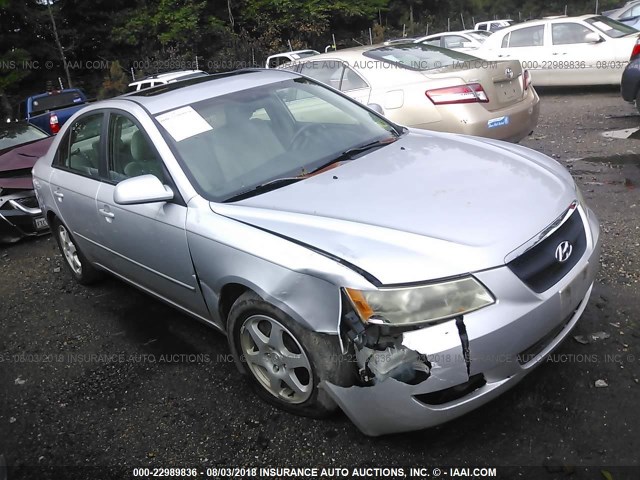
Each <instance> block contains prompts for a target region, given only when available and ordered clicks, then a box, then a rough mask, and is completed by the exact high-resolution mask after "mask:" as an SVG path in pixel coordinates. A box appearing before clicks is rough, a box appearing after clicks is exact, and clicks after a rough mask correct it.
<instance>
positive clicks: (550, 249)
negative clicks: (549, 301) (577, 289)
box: [507, 208, 587, 293]
mask: <svg viewBox="0 0 640 480" xmlns="http://www.w3.org/2000/svg"><path fill="white" fill-rule="evenodd" d="M564 241H568V242H569V243H570V244H571V246H572V251H571V255H570V257H569V259H568V260H566V261H565V262H564V263H561V262H559V261H558V260H556V256H555V253H556V248H558V245H560V243H562V242H564ZM586 248H587V237H586V234H585V230H584V224H583V223H582V217H581V216H580V212H579V211H578V209H577V208H576V209H574V210H573V213H572V214H571V216H570V217H569V218H568V219H567V220H566V221H565V222H564V223H563V224H562V225H561V226H560V228H558V229H557V230H556V231H555V232H553V233H552V234H551V235H549V236H548V237H547V238H545V239H544V240H543V241H542V242H540V243H538V244H537V245H535V246H534V247H533V248H531V249H529V250H527V251H526V252H524V253H523V254H522V255H520V256H519V257H517V258H516V259H515V260H512V261H511V262H509V263H508V264H507V266H508V267H509V268H510V269H511V271H512V272H513V273H515V274H516V275H517V276H518V278H519V279H520V280H522V281H523V282H524V283H525V285H527V286H528V287H529V288H530V289H531V290H533V291H534V292H537V293H540V292H544V291H545V290H548V289H549V288H551V287H552V286H554V285H555V284H556V283H558V282H559V281H560V279H562V277H564V276H565V275H566V274H567V273H569V270H571V269H572V268H573V267H574V266H575V264H576V263H578V260H580V258H581V257H582V255H583V254H584V252H585V249H586Z"/></svg>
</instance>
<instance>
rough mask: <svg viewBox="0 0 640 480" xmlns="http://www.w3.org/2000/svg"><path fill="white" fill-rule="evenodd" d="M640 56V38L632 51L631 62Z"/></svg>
mask: <svg viewBox="0 0 640 480" xmlns="http://www.w3.org/2000/svg"><path fill="white" fill-rule="evenodd" d="M638 56H640V38H638V39H637V40H636V43H635V45H634V46H633V50H631V58H630V59H629V61H632V60H635V59H636V58H637V57H638Z"/></svg>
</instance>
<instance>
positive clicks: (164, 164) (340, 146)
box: [33, 44, 600, 435]
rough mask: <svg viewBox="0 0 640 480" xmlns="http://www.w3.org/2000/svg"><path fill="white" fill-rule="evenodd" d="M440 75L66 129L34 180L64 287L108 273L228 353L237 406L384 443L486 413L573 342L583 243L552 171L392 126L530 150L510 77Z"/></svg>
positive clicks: (234, 82) (446, 53)
mask: <svg viewBox="0 0 640 480" xmlns="http://www.w3.org/2000/svg"><path fill="white" fill-rule="evenodd" d="M450 52H451V51H450V50H445V49H441V48H437V47H429V46H424V45H418V44H412V45H410V46H404V45H400V46H396V45H392V46H388V47H375V48H366V49H364V48H363V49H359V50H354V51H344V52H342V53H344V56H340V57H335V54H337V53H340V52H334V53H333V54H327V55H328V57H324V56H320V55H318V56H315V57H312V58H310V59H308V61H309V62H311V61H315V60H314V59H315V58H317V59H319V60H320V61H328V59H329V58H337V59H338V60H339V61H336V62H334V63H335V66H336V70H327V71H326V73H327V76H326V77H323V82H320V81H316V80H314V79H313V78H310V77H309V76H302V75H300V74H298V73H296V72H293V71H288V70H283V69H278V70H244V71H239V72H235V73H231V74H229V73H227V74H223V75H210V76H204V77H199V78H191V79H188V80H183V81H179V82H175V83H172V84H171V85H162V86H157V87H153V88H149V89H144V90H139V91H136V92H133V93H131V94H128V95H125V96H121V97H117V98H114V99H110V100H106V101H104V102H100V103H95V104H92V105H89V106H87V107H85V108H84V109H83V110H82V111H80V112H78V113H76V114H75V115H74V116H73V117H72V118H71V119H70V120H69V121H68V122H67V123H66V124H65V125H64V126H63V128H62V129H61V131H60V132H59V133H58V135H57V136H56V137H54V139H53V143H52V145H51V148H49V150H48V152H47V153H46V154H45V155H44V156H42V157H41V158H40V159H39V160H38V161H37V163H36V165H35V167H34V169H33V184H34V186H35V192H36V195H37V199H38V204H39V206H40V208H41V210H42V212H43V215H44V216H45V218H46V219H47V221H48V223H49V224H50V225H51V228H52V231H53V233H54V235H55V238H56V240H57V242H58V244H59V247H60V251H61V253H62V255H63V258H64V261H65V264H66V266H67V267H68V269H69V272H70V274H71V275H72V276H73V277H74V278H75V279H76V280H77V281H78V282H80V283H82V284H88V283H91V282H94V281H97V280H99V279H100V277H101V276H102V275H103V274H104V273H110V274H112V275H114V276H116V277H118V278H120V279H122V280H124V281H126V282H129V283H131V284H132V285H134V286H136V287H138V288H140V289H141V290H143V291H145V292H147V293H149V294H150V295H152V296H154V297H156V298H159V299H161V300H163V301H165V302H167V303H169V304H171V305H173V306H174V307H176V308H177V309H179V310H181V311H183V312H185V313H187V314H189V315H191V316H192V317H194V318H196V319H199V320H201V321H203V322H205V323H206V324H208V325H211V326H213V327H214V328H217V329H219V330H220V331H222V332H224V333H225V334H226V336H227V338H228V344H229V348H230V350H231V352H232V353H233V355H234V358H235V359H236V364H237V366H238V368H239V370H240V372H241V373H242V374H243V375H244V376H245V377H246V378H247V381H248V382H249V384H250V385H251V386H252V387H253V389H254V390H255V391H256V393H257V394H258V395H259V396H260V397H261V398H263V399H264V400H266V401H268V402H270V403H272V404H274V405H276V406H278V407H280V408H282V409H285V410H287V411H290V412H293V413H297V414H304V415H314V416H324V415H327V414H329V413H330V412H331V411H333V410H334V409H336V408H337V407H340V408H341V409H342V410H344V412H345V413H346V415H347V416H348V417H349V418H350V419H351V420H352V421H353V422H354V423H355V424H356V425H357V426H358V428H360V429H361V430H362V431H363V432H364V433H365V434H368V435H381V434H386V433H392V432H400V431H407V430H415V429H420V428H425V427H429V426H432V425H437V424H440V423H443V422H446V421H448V420H451V419H453V418H455V417H458V416H460V415H462V414H464V413H466V412H468V411H470V410H472V409H475V408H477V407H478V406H480V405H482V404H484V403H486V402H488V401H490V400H491V399H493V398H495V397H496V396H497V395H499V394H500V393H502V392H504V391H505V390H507V389H508V388H510V387H511V386H513V385H514V384H515V383H517V382H518V381H519V380H520V379H522V378H523V376H524V375H526V374H527V373H528V372H530V371H532V370H533V368H534V367H536V366H537V365H539V364H540V363H541V362H542V361H543V360H544V359H545V358H546V357H547V355H548V354H549V353H550V352H551V351H553V350H554V349H555V348H556V347H557V346H558V345H559V344H560V342H562V341H563V339H565V338H566V337H567V336H568V335H569V333H570V331H571V330H572V328H573V327H574V326H575V325H576V322H577V321H578V319H579V317H580V316H581V314H582V312H583V311H584V309H585V307H586V304H587V302H588V299H589V296H590V294H591V289H592V285H593V282H594V277H595V274H596V271H597V268H598V258H599V252H600V235H599V226H598V220H597V218H596V216H595V215H594V213H593V212H592V211H591V210H590V209H589V208H588V206H587V205H586V204H585V202H584V200H583V198H582V195H581V194H580V191H579V190H578V188H577V186H576V184H575V183H574V181H573V179H572V177H571V175H570V174H569V173H568V172H567V171H566V170H565V169H564V168H563V167H562V166H561V165H560V164H559V163H558V162H556V161H554V160H553V159H551V158H549V157H546V156H545V155H542V154H540V153H538V152H535V151H533V150H530V149H527V148H524V147H522V146H518V145H515V144H512V143H506V142H501V141H498V140H494V139H489V138H480V137H472V136H462V135H455V134H451V133H442V132H436V131H433V130H423V129H416V128H411V127H409V128H407V127H405V126H401V125H399V124H398V123H396V122H395V121H393V120H392V119H391V118H393V117H392V115H395V113H396V111H399V110H400V109H401V107H402V105H404V104H414V103H419V102H421V101H422V100H423V101H422V103H420V105H423V106H429V104H430V105H431V107H432V110H431V111H432V114H433V115H435V116H438V117H440V118H442V120H439V122H440V123H444V122H445V121H446V120H445V119H446V118H449V119H452V118H453V115H452V113H450V112H447V111H446V110H445V109H441V108H439V106H440V105H450V106H451V108H452V109H454V110H452V111H457V112H459V115H460V118H463V119H472V118H474V117H473V116H474V115H475V113H473V112H472V111H471V110H467V107H469V106H474V107H478V108H477V109H476V110H477V111H479V112H480V111H486V112H491V113H487V115H489V116H491V115H500V116H505V117H506V118H509V119H510V120H509V121H508V122H507V121H504V120H494V121H493V122H494V123H495V127H494V128H495V129H496V130H501V131H503V132H510V133H506V134H505V135H506V136H507V137H510V136H515V137H518V136H520V135H522V134H523V133H524V132H525V131H526V130H527V129H528V128H529V127H530V125H531V123H530V122H532V120H531V118H533V117H532V116H534V115H535V116H537V105H538V99H537V96H536V95H535V92H534V91H533V90H532V89H531V86H530V85H528V84H527V81H526V78H525V76H524V72H523V70H522V69H521V67H520V63H519V62H517V61H512V60H507V61H505V62H503V63H501V70H499V71H498V73H497V74H496V75H495V77H496V78H492V77H489V78H486V77H484V76H483V72H482V71H481V70H477V69H476V70H474V69H467V70H464V69H463V70H461V71H457V72H456V71H455V69H454V67H453V65H452V63H451V62H453V61H454V60H455V61H458V60H461V59H466V58H467V57H466V56H464V54H461V53H459V54H458V55H461V57H458V56H452V54H451V53H450ZM416 59H418V60H420V61H425V62H427V64H425V65H426V66H425V68H415V66H413V64H412V62H413V61H415V60H416ZM356 60H358V61H363V60H366V61H371V62H374V63H376V64H382V65H391V66H393V67H397V68H389V69H386V70H385V71H387V72H390V73H388V75H389V76H386V75H382V74H380V76H377V74H372V75H371V74H370V73H369V70H367V69H359V70H356V69H355V66H354V65H355V61H356ZM436 60H438V61H442V62H449V63H447V64H446V65H441V66H440V67H438V68H435V69H432V68H427V67H429V65H431V66H433V62H435V61H436ZM429 62H431V63H429ZM299 66H300V67H304V68H303V69H302V71H303V72H307V71H311V70H312V69H311V68H309V67H308V66H309V63H308V62H307V61H305V62H302V63H301V64H300V65H299ZM507 68H508V69H510V70H511V73H512V75H506V72H505V70H506V69H507ZM376 72H377V70H376ZM394 72H395V73H394ZM454 72H455V74H454ZM364 75H367V76H366V77H365V76H364ZM455 79H457V80H455ZM454 80H455V81H454ZM332 82H333V83H332ZM335 82H337V83H335ZM349 82H352V83H351V84H350V86H349ZM369 82H371V83H369ZM325 83H327V84H331V85H333V88H331V87H329V86H327V85H325ZM352 86H353V87H354V88H351V87H352ZM394 87H395V88H394ZM341 90H344V92H345V93H342V92H341ZM357 91H359V93H356V92H357ZM359 95H362V96H361V97H358V96H359ZM356 98H358V101H356V100H355V99H356ZM372 101H375V102H378V103H379V105H380V107H381V108H383V109H384V111H385V114H387V117H385V116H382V115H381V114H380V113H379V112H378V109H377V108H374V106H372V107H371V108H368V107H367V106H366V104H367V103H371V102H372ZM523 103H525V104H526V105H527V107H526V108H525V110H524V112H525V114H526V115H529V116H528V117H527V116H526V115H525V116H523V117H522V119H518V125H514V124H516V122H515V121H514V120H513V119H514V117H513V116H512V114H511V113H507V112H510V111H511V110H509V109H511V108H514V109H515V108H519V107H518V105H521V104H523ZM436 106H438V108H436ZM425 108H426V107H425ZM456 109H457V110H456ZM505 109H506V110H505ZM534 111H535V114H534ZM409 112H411V110H409ZM415 115H416V120H415V121H414V123H415V124H416V125H417V126H427V127H430V126H431V123H436V122H425V121H424V120H423V119H422V117H420V116H419V115H418V113H415ZM478 115H480V114H479V113H478ZM452 121H453V120H452ZM485 122H486V120H485ZM490 123H491V122H490ZM477 125H478V128H480V127H482V125H481V122H480V123H478V124H477ZM484 127H487V128H489V126H488V125H486V123H485V125H484ZM525 127H526V128H525ZM489 130H491V129H489ZM489 130H488V131H487V132H488V133H489V134H493V131H489ZM495 136H499V135H497V134H496V135H495ZM522 198H535V199H536V201H535V202H522V201H521V199H522Z"/></svg>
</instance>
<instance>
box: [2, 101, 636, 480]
mask: <svg viewBox="0 0 640 480" xmlns="http://www.w3.org/2000/svg"><path fill="white" fill-rule="evenodd" d="M541 97H542V113H541V119H540V125H539V127H538V128H537V130H536V132H535V133H534V135H533V136H532V137H530V138H528V139H527V140H525V141H524V142H522V143H523V144H524V145H526V146H528V147H531V148H534V149H537V150H540V151H542V152H544V153H546V154H549V155H553V156H554V157H555V158H556V159H558V160H559V161H561V162H562V163H563V164H564V165H566V166H567V167H568V168H570V169H571V171H572V173H573V175H574V176H575V178H576V179H577V180H578V182H579V183H580V185H581V186H582V188H583V192H584V194H585V197H586V199H587V201H588V202H589V204H590V205H591V206H592V208H593V209H594V210H595V211H596V213H597V214H598V216H599V217H600V220H601V224H602V229H603V235H604V245H603V255H602V259H601V262H602V268H601V272H600V275H599V277H598V280H597V285H596V287H595V290H594V293H593V295H592V299H591V302H590V304H589V306H588V307H587V309H586V311H585V314H584V316H583V318H582V320H581V321H580V322H579V324H578V326H577V328H576V330H575V331H574V335H582V336H585V337H587V341H588V340H589V339H588V336H589V335H590V334H592V333H594V332H601V331H603V332H606V334H608V335H610V336H609V337H608V338H606V339H598V340H595V341H591V342H590V343H588V344H583V343H580V342H578V341H576V340H575V339H574V338H569V339H568V340H567V341H566V342H565V343H564V344H563V345H562V346H561V347H560V349H559V350H558V351H557V352H556V355H554V357H553V358H552V359H550V361H548V362H547V363H546V364H545V365H543V366H541V367H540V368H539V369H537V370H536V371H535V372H533V373H532V374H531V375H529V376H528V377H527V378H526V379H525V380H524V381H523V382H522V383H520V384H519V385H518V386H517V387H516V388H514V389H513V390H511V391H510V392H508V393H506V394H505V395H503V396H502V397H500V398H499V399H497V400H495V401H493V402H492V403H490V404H488V405H486V406H485V407H483V408H481V409H479V410H477V411H475V412H473V413H471V414H469V415H466V416H465V417H463V418H460V419H458V420H456V421H453V422H451V423H449V424H447V425H443V426H441V427H439V428H435V429H431V430H426V431H421V432H417V433H411V434H403V435H394V436H389V437H383V438H376V439H372V438H367V437H364V436H363V435H362V434H360V433H359V431H358V430H357V429H356V428H355V427H354V426H353V425H352V424H351V423H350V422H349V421H348V420H347V419H346V417H344V416H343V415H336V416H335V418H333V419H330V420H328V421H326V420H325V421H317V420H311V419H306V418H298V417H293V416H290V415H288V414H285V413H281V412H279V411H277V410H275V409H273V408H272V407H270V406H268V405H266V404H264V403H262V402H260V401H259V400H257V398H256V397H255V396H254V395H253V394H252V393H251V391H250V390H249V388H248V387H247V386H246V385H245V383H244V382H243V381H242V379H241V378H240V377H239V375H238V374H237V371H236V370H235V367H234V365H233V363H232V361H231V358H230V356H229V355H228V353H227V348H226V341H225V339H224V338H223V337H222V336H221V335H220V334H218V333H216V332H214V331H211V330H209V329H207V328H206V327H204V326H202V325H201V324H199V323H198V322H196V321H193V320H191V319H189V318H187V317H185V316H183V315H181V314H179V313H177V312H176V311H175V310H173V309H171V308H169V307H167V306H165V305H163V304H161V303H159V302H156V301H154V300H152V299H150V298H149V297H147V296H145V295H143V294H141V293H139V292H138V291H136V290H134V289H133V288H130V287H128V286H126V285H124V284H122V283H120V282H118V281H116V280H106V281H105V282H103V283H101V284H99V285H98V286H95V287H92V288H85V287H80V286H78V285H76V284H75V283H74V282H73V281H72V279H71V276H70V275H69V274H68V272H67V271H66V270H65V267H64V265H63V259H62V258H61V256H60V255H59V253H58V250H57V247H56V245H55V242H54V240H53V239H52V238H50V237H45V238H41V239H38V240H35V241H25V242H22V243H19V244H16V245H12V246H8V247H0V272H1V278H2V281H1V282H0V298H1V299H2V300H1V302H2V303H1V306H0V332H1V333H0V453H1V454H4V455H5V456H6V458H7V461H8V463H9V465H12V466H13V467H12V468H11V469H10V471H9V480H13V479H18V478H35V477H36V473H39V470H37V469H33V468H27V467H28V466H30V467H40V468H42V467H46V466H55V465H72V466H75V467H81V466H96V465H100V466H112V467H118V468H121V470H115V471H114V472H115V473H113V475H122V476H124V477H125V478H131V477H132V473H131V468H132V467H134V466H157V467H174V466H185V467H190V466H194V467H198V468H200V470H202V469H203V468H206V467H208V466H227V467H240V466H260V465H270V466H278V467H283V466H324V467H332V466H341V467H348V468H350V469H352V468H353V467H357V466H365V465H368V466H403V465H404V466H407V465H418V466H424V467H443V466H458V467H462V466H467V465H471V466H473V465H477V466H492V467H498V473H499V478H539V479H543V480H544V479H551V478H571V479H581V478H585V479H586V478H594V479H595V478H607V477H606V476H603V474H602V473H601V472H600V468H595V467H598V466H607V468H606V470H608V471H610V472H611V474H612V478H615V479H616V480H618V479H626V478H639V477H638V475H639V472H640V456H639V455H638V447H639V446H640V445H639V444H640V441H639V440H638V432H639V431H640V415H638V401H639V399H640V395H639V393H640V385H639V378H640V369H639V368H638V367H639V366H640V348H639V347H638V342H639V341H638V338H639V336H640V325H639V323H638V319H639V318H640V316H639V313H640V302H639V301H638V298H640V288H639V283H638V278H639V272H640V255H639V251H640V249H639V248H638V247H639V245H640V230H639V229H640V168H639V167H640V157H638V156H637V155H636V153H637V152H638V151H639V147H640V143H639V140H637V139H634V138H628V139H620V138H607V137H605V136H603V132H610V131H616V130H622V129H627V128H635V127H639V126H640V122H639V119H640V117H639V116H638V115H637V113H636V111H635V108H634V107H633V106H631V105H628V104H626V103H624V102H623V101H622V100H621V98H620V96H619V94H618V92H617V91H616V90H612V89H593V90H581V91H576V90H565V91H546V92H541ZM625 134H628V132H626V133H625ZM614 135H617V134H614ZM619 136H621V135H619ZM632 137H633V135H632ZM522 201H523V202H529V201H535V199H530V198H523V199H522ZM605 336H606V335H605ZM16 355H18V356H19V357H15V356H16ZM20 355H22V356H20ZM92 355H93V356H92ZM598 380H604V382H606V385H608V386H606V387H601V388H596V386H595V384H596V381H598ZM508 466H538V467H539V468H537V469H524V470H520V471H519V473H516V472H513V473H505V472H511V470H509V469H507V468H506V467H508ZM625 466H626V467H629V466H634V467H636V468H635V469H634V470H633V471H632V470H630V469H627V470H625V469H621V468H619V467H625ZM500 467H504V468H503V470H502V471H501V469H500ZM585 467H591V468H585ZM74 471H75V472H84V473H82V475H83V476H84V477H85V478H89V477H90V476H94V474H95V473H96V471H91V472H93V473H92V474H91V475H89V473H87V472H89V471H88V470H87V471H84V470H78V469H76V470H74ZM69 472H70V471H67V473H66V474H64V475H63V474H61V472H60V471H58V473H57V477H58V478H68V477H70V476H71V475H70V473H69ZM501 472H502V475H500V473H501ZM82 475H81V476H82ZM511 475H513V476H511ZM632 475H633V476H632ZM447 476H450V477H452V475H450V474H448V475H444V473H443V477H442V478H446V477H447Z"/></svg>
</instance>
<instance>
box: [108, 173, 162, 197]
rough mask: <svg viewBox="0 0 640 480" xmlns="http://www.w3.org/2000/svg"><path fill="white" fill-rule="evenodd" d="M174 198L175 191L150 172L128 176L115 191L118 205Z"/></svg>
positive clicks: (114, 195)
mask: <svg viewBox="0 0 640 480" xmlns="http://www.w3.org/2000/svg"><path fill="white" fill-rule="evenodd" d="M172 199H173V191H172V190H171V189H170V188H169V187H167V186H166V185H163V184H162V182H161V181H160V180H159V179H158V177H156V176H155V175H150V174H147V175H140V176H138V177H132V178H127V179H126V180H123V181H121V182H120V183H118V184H117V185H116V188H115V190H114V191H113V201H114V202H116V203H117V204H118V205H138V204H142V203H155V202H167V201H169V200H172Z"/></svg>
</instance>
